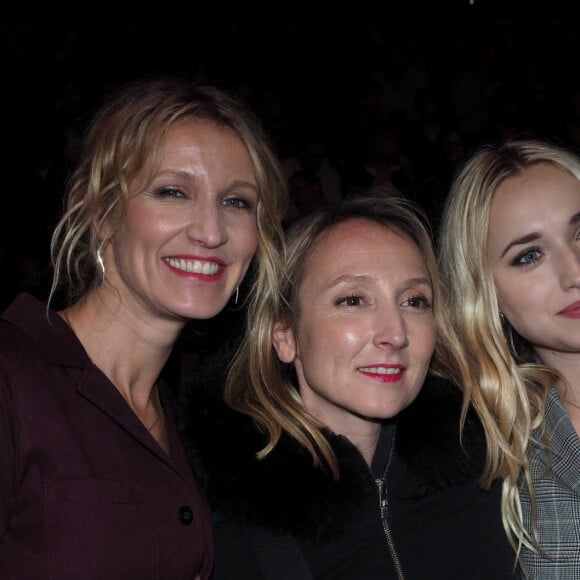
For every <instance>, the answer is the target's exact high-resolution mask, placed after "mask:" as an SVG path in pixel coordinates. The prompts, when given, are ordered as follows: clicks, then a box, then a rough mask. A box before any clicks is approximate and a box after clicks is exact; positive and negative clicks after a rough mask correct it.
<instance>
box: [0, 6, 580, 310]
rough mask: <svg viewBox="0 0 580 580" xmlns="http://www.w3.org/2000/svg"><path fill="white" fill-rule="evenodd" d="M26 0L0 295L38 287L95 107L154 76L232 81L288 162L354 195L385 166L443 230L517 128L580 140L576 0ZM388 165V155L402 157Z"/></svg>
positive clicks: (8, 135) (15, 48) (8, 136)
mask: <svg viewBox="0 0 580 580" xmlns="http://www.w3.org/2000/svg"><path fill="white" fill-rule="evenodd" d="M342 4H343V6H341V3H338V2H335V3H328V4H321V3H316V2H309V3H307V2H302V3H274V2H271V3H256V4H255V5H252V4H251V3H242V2H211V3H201V2H177V1H175V0H168V1H165V2H160V3H154V4H151V5H150V6H149V5H147V3H144V2H143V3H139V4H137V3H127V2H125V3H123V2H117V3H113V2H104V3H78V5H76V6H75V5H68V3H67V5H64V4H60V3H58V2H56V3H44V4H39V5H33V4H30V3H20V4H10V5H8V6H6V5H4V7H3V8H0V66H1V70H2V73H3V83H2V97H3V98H2V102H3V105H2V109H1V110H2V112H3V115H2V125H1V127H2V131H1V132H0V147H1V151H0V159H1V160H2V166H1V169H2V185H3V188H2V194H3V195H2V204H1V206H0V207H1V209H0V266H1V267H2V278H1V287H0V307H1V306H4V305H5V304H6V303H7V302H9V301H10V300H11V298H12V297H13V296H14V294H15V293H16V292H17V291H18V290H20V289H28V290H30V291H32V292H34V293H36V294H38V295H41V296H42V295H44V294H45V292H46V280H47V273H48V251H47V250H48V240H49V235H50V231H51V228H52V226H53V225H54V221H55V219H56V216H57V215H58V212H59V210H60V205H61V197H62V193H63V189H64V183H65V181H66V177H67V175H68V172H69V171H70V167H71V166H72V164H73V163H74V161H75V155H76V151H77V146H78V140H79V137H80V134H81V132H82V128H83V126H84V122H85V120H86V119H87V118H88V117H89V116H90V114H91V113H92V112H93V111H94V109H95V107H96V106H97V105H98V104H99V102H100V98H101V96H102V95H103V93H105V92H106V91H107V90H108V89H109V88H111V87H112V86H114V85H116V84H118V83H121V82H124V81H126V80H129V79H131V78H133V77H136V76H141V75H145V74H147V75H149V74H153V73H163V74H180V75H183V74H186V75H189V76H192V77H197V78H200V79H204V80H207V81H210V82H213V83H216V84H219V85H222V86H224V87H226V88H230V89H232V90H233V91H235V92H236V93H238V94H239V95H240V96H242V97H243V98H244V99H246V100H247V101H248V103H249V104H250V105H251V106H252V107H253V108H254V109H255V110H256V112H257V113H258V114H259V115H260V117H261V118H262V120H263V122H264V125H265V126H266V129H267V130H268V132H269V133H270V135H271V137H272V139H273V141H274V144H275V146H276V148H277V152H278V154H279V156H280V158H282V159H287V158H291V157H293V156H300V155H301V154H302V153H303V152H304V151H305V150H306V149H307V148H308V146H309V145H310V144H312V143H313V142H314V143H316V145H317V146H318V147H319V149H321V150H322V151H323V154H324V156H325V158H326V160H327V161H328V163H330V164H331V165H332V166H333V167H334V168H335V169H336V171H337V172H338V174H339V175H340V179H341V184H342V194H343V195H351V194H356V191H358V190H359V189H360V188H362V187H364V186H366V185H368V184H369V183H370V182H371V181H372V180H373V177H372V176H370V175H369V173H368V166H369V165H372V166H373V167H381V168H383V169H384V168H386V169H385V171H386V172H388V174H389V176H390V177H389V179H391V180H392V181H393V182H394V184H395V185H396V186H397V187H399V188H400V189H401V190H402V191H403V192H404V193H405V195H408V196H409V197H412V198H414V199H416V200H417V201H419V202H420V203H421V204H422V205H423V206H424V208H425V209H426V211H427V212H428V213H429V215H430V217H431V219H432V221H433V223H434V226H435V229H436V227H437V220H438V216H439V211H440V208H441V204H442V201H443V199H444V196H445V193H446V189H447V187H448V183H449V179H450V176H451V175H452V172H453V170H454V168H455V167H456V166H457V164H458V163H459V162H460V161H461V160H462V159H463V158H464V156H465V155H466V154H467V153H468V152H469V151H471V150H472V149H473V148H474V147H476V146H477V145H479V144H481V143H484V142H490V141H495V140H500V139H504V138H508V137H511V136H520V135H534V136H540V137H546V138H550V139H553V140H556V141H559V142H562V143H563V144H566V145H568V146H570V147H573V148H578V147H579V146H580V129H579V128H580V82H579V80H578V70H579V64H580V63H579V56H580V52H579V35H578V26H577V22H578V20H577V18H576V15H575V14H574V12H575V9H574V3H573V2H570V3H568V2H561V1H552V2H522V1H510V0H504V1H497V0H474V1H472V2H469V1H468V0H467V1H460V0H450V1H447V2H445V1H439V2H435V1H433V2H411V1H407V2H389V1H383V2H372V3H371V2H364V1H363V2H356V1H354V2H352V1H351V2H344V3H342ZM393 168H394V169H393Z"/></svg>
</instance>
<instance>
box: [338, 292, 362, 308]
mask: <svg viewBox="0 0 580 580" xmlns="http://www.w3.org/2000/svg"><path fill="white" fill-rule="evenodd" d="M355 300H356V301H357V304H350V302H353V301H355ZM363 301H364V297H363V296H360V295H358V294H351V295H350V296H345V297H344V298H339V299H338V300H337V301H336V305H337V306H340V305H341V304H344V305H345V306H359V305H360V303H361V302H363Z"/></svg>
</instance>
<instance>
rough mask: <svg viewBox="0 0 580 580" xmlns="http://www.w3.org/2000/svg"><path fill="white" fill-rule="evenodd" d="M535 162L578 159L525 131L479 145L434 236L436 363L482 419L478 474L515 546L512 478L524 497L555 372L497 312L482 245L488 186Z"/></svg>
mask: <svg viewBox="0 0 580 580" xmlns="http://www.w3.org/2000/svg"><path fill="white" fill-rule="evenodd" d="M539 163H549V164H551V165H554V166H556V167H559V168H561V169H563V170H565V171H567V172H569V173H571V174H572V175H574V176H575V177H576V178H577V179H579V180H580V160H579V159H578V158H577V157H576V156H575V155H574V154H573V153H571V152H570V151H568V150H566V149H565V148H563V147H560V146H557V145H554V144H552V143H548V142H544V141H540V140H529V139H527V140H513V141H509V142H507V143H504V144H502V145H498V146H491V145H487V146H482V147H480V148H479V149H478V150H477V151H475V152H474V153H473V154H472V155H471V157H470V158H469V159H468V160H467V161H466V162H465V164H464V165H463V166H462V167H461V168H460V170H459V171H458V173H457V175H456V176H455V178H454V181H453V183H452V186H451V190H450V192H449V197H448V199H447V202H446V206H445V208H444V211H443V219H442V227H441V232H440V239H439V260H440V268H441V276H442V281H443V287H444V300H445V303H444V306H443V309H442V310H443V312H442V317H443V325H442V329H441V334H442V341H443V342H444V343H445V344H446V345H447V348H448V351H447V353H446V355H445V356H444V357H443V358H442V359H441V363H442V366H441V370H442V372H443V373H446V374H447V376H450V377H452V378H453V379H454V380H455V382H456V383H457V384H458V385H459V386H460V387H461V388H462V389H463V391H464V394H465V399H464V405H465V406H464V411H465V409H466V408H467V406H468V405H470V404H472V405H473V407H474V408H475V409H476V411H477V412H478V414H479V417H480V419H481V421H482V423H483V427H484V430H485V434H486V438H487V458H486V464H485V468H484V470H483V473H482V476H481V484H482V486H483V487H484V488H487V487H489V486H490V485H491V483H492V481H493V480H494V479H496V478H502V479H503V481H504V483H503V497H502V519H503V525H504V528H505V529H506V532H507V534H508V537H509V538H510V541H511V543H512V546H513V547H514V549H516V551H517V552H518V553H519V551H520V550H521V547H522V544H524V545H526V546H527V547H528V548H530V549H532V550H536V548H535V546H536V542H535V531H534V529H532V530H526V529H525V527H524V524H523V520H522V513H521V507H520V496H519V489H520V488H519V486H520V484H523V485H526V486H527V488H528V490H529V492H530V496H531V498H532V505H534V504H535V502H534V497H535V496H534V490H533V486H532V483H531V480H530V471H529V459H528V454H529V452H530V439H531V434H532V431H533V430H534V429H537V428H539V429H540V433H541V434H543V418H544V411H545V404H546V398H547V396H548V392H549V390H550V388H551V387H552V385H554V384H555V382H556V381H558V380H560V379H561V377H560V376H559V374H558V373H557V372H556V371H555V370H554V369H551V368H549V367H547V366H545V365H543V364H542V363H541V361H540V360H539V359H538V357H537V356H536V354H535V353H534V351H533V350H532V348H531V346H530V345H529V344H528V343H527V341H526V340H524V339H523V338H522V337H521V336H519V335H518V334H517V332H516V331H515V330H514V329H513V328H512V327H511V325H510V324H509V322H508V321H507V320H506V319H505V318H503V317H502V316H501V314H500V308H499V304H498V295H497V291H496V288H495V284H494V279H493V272H492V268H491V265H490V262H489V259H488V255H487V246H488V231H489V216H490V207H491V203H492V200H493V196H494V194H495V192H496V191H497V189H498V187H499V186H500V185H501V184H502V183H504V182H505V181H506V180H507V179H510V178H512V177H515V176H517V175H520V174H521V173H522V172H524V171H526V169H527V168H529V167H531V166H534V165H537V164H539ZM534 512H535V508H534V510H533V512H532V521H533V520H535V516H534Z"/></svg>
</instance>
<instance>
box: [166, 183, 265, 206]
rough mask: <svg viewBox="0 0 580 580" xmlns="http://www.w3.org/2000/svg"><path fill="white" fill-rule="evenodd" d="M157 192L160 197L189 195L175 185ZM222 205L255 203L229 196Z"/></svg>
mask: <svg viewBox="0 0 580 580" xmlns="http://www.w3.org/2000/svg"><path fill="white" fill-rule="evenodd" d="M156 194H157V195H158V196H159V197H174V198H185V197H187V195H186V194H185V193H183V191H181V190H180V189H177V188H175V187H164V188H162V189H159V190H158V191H157V192H156ZM222 205H224V206H228V207H233V208H235V209H244V210H246V209H248V210H251V209H254V204H253V203H251V202H250V201H248V200H247V199H245V198H243V197H228V198H226V199H224V200H223V201H222Z"/></svg>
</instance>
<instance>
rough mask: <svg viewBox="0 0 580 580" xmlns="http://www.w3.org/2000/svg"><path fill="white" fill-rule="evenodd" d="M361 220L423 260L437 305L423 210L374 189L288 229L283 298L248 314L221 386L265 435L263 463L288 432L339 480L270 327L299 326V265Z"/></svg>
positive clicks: (267, 300) (266, 299)
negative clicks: (410, 246)
mask: <svg viewBox="0 0 580 580" xmlns="http://www.w3.org/2000/svg"><path fill="white" fill-rule="evenodd" d="M356 218H362V219H364V220H368V221H369V222H372V223H377V224H380V225H382V226H384V227H386V228H389V229H394V230H396V231H399V232H401V233H402V234H404V235H406V236H407V237H408V238H409V239H410V240H411V241H412V242H414V243H415V244H416V245H417V247H418V248H419V250H420V252H421V254H422V255H423V257H424V259H425V262H426V265H427V269H428V272H429V275H430V277H431V282H432V285H433V308H434V312H435V313H437V312H438V310H439V308H438V305H439V303H440V292H439V275H438V269H437V260H436V257H435V253H434V251H433V247H432V239H431V231H430V228H429V225H428V222H427V220H426V218H425V217H424V215H423V214H422V213H421V211H420V210H419V209H418V207H417V206H415V205H414V204H413V203H412V202H410V201H407V200H406V199H405V198H402V197H396V196H393V194H392V193H391V192H386V191H383V190H372V191H369V192H366V194H365V195H363V194H362V193H361V194H359V195H357V197H355V198H353V199H348V200H345V201H343V202H342V203H340V204H337V205H333V206H330V207H325V208H321V209H318V210H315V211H313V212H312V213H310V214H309V215H307V216H306V217H304V218H302V219H301V220H299V221H297V222H295V223H293V224H292V226H291V227H290V229H289V231H288V235H287V240H286V244H287V249H286V259H285V273H284V276H282V277H281V291H282V294H281V296H270V295H262V296H261V297H260V298H259V303H258V304H254V307H253V308H250V310H249V312H248V329H247V335H246V337H245V340H244V341H243V342H242V346H241V349H240V350H239V351H238V354H237V356H236V357H235V359H234V361H233V364H232V366H231V368H230V372H229V374H228V377H227V381H226V401H227V402H228V404H229V405H230V406H231V407H233V408H235V409H237V410H238V411H241V412H243V413H245V414H247V415H249V416H250V417H252V418H253V419H254V421H255V423H256V424H257V425H258V426H259V427H260V428H261V429H262V430H263V431H264V432H265V433H266V435H267V444H266V446H265V447H264V448H263V449H262V450H260V451H259V453H258V457H265V456H266V455H268V454H269V453H270V452H271V451H272V450H273V449H274V447H275V446H276V444H277V443H278V441H279V440H280V437H281V436H282V434H283V433H286V434H287V435H289V436H290V437H291V438H293V439H294V440H295V441H297V442H298V444H300V445H301V446H303V447H304V448H306V449H307V450H308V451H309V452H310V454H311V455H312V458H313V461H314V463H315V464H316V465H322V466H324V467H326V468H329V469H330V471H331V472H332V474H333V476H334V477H336V478H338V477H339V472H338V465H337V461H336V457H335V455H334V452H333V450H332V448H331V447H330V445H329V443H328V441H327V439H326V437H325V436H324V425H322V424H321V423H320V422H319V421H317V420H316V419H314V418H313V417H312V416H311V415H310V414H309V413H308V412H307V411H306V408H305V407H304V405H303V403H302V401H301V399H300V396H299V394H298V389H297V383H296V380H295V376H294V372H293V366H292V365H285V364H283V363H281V362H280V360H279V359H278V356H277V354H276V352H275V350H274V347H273V342H272V336H273V331H274V326H275V324H276V323H277V322H279V321H282V322H284V323H285V324H288V325H289V326H293V325H294V324H295V322H296V319H297V308H298V293H299V291H300V286H301V283H302V279H303V277H304V276H305V275H306V271H305V267H304V264H305V262H306V258H307V256H308V255H309V253H310V252H311V251H312V248H313V247H314V246H315V245H316V243H317V242H318V240H319V239H320V237H321V236H322V235H323V234H324V233H325V232H327V231H329V230H331V229H332V228H334V227H336V225H337V224H340V223H342V222H345V221H347V220H351V219H356Z"/></svg>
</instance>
